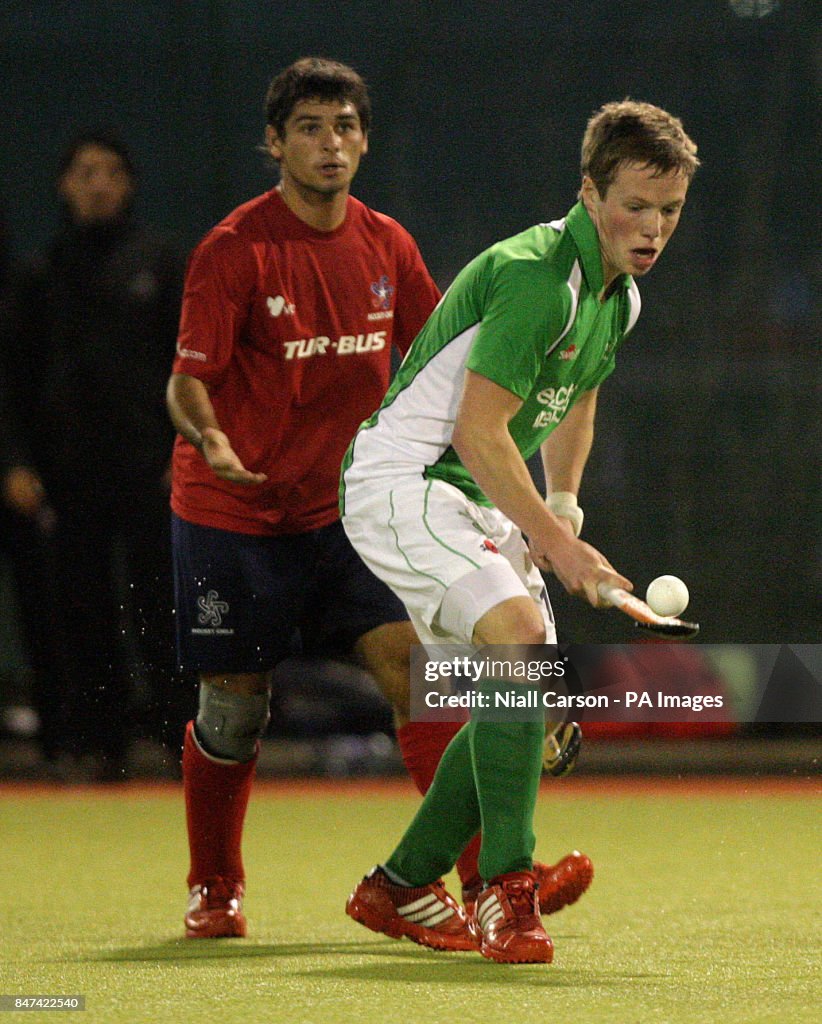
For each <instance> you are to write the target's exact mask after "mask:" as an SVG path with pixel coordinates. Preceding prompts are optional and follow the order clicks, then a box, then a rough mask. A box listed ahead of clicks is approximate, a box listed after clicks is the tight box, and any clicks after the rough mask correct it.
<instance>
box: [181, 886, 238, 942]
mask: <svg viewBox="0 0 822 1024" xmlns="http://www.w3.org/2000/svg"><path fill="white" fill-rule="evenodd" d="M244 895H245V886H244V885H243V883H242V882H232V881H231V880H230V879H228V878H208V879H206V881H205V882H203V884H202V885H195V886H194V887H193V888H192V890H191V892H190V893H189V894H188V909H187V910H186V916H185V918H184V921H185V926H186V938H187V939H234V938H240V939H241V938H243V937H244V936H245V933H246V930H247V925H246V920H245V916H244V914H243V896H244Z"/></svg>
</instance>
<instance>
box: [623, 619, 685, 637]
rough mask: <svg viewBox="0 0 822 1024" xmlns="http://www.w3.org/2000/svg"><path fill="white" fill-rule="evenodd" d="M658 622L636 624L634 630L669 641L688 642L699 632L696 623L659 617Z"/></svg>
mask: <svg viewBox="0 0 822 1024" xmlns="http://www.w3.org/2000/svg"><path fill="white" fill-rule="evenodd" d="M661 619H662V621H660V622H637V624H636V628H637V629H641V630H642V631H643V633H653V635H654V636H665V637H668V638H669V639H671V640H688V639H690V638H691V637H694V636H696V635H697V633H698V632H699V623H698V622H684V621H683V620H682V619H675V618H673V617H669V618H665V617H664V616H662V617H661Z"/></svg>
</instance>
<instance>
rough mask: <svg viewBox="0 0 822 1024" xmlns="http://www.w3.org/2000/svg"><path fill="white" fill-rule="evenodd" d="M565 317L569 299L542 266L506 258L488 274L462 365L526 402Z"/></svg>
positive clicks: (533, 262) (528, 261)
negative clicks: (474, 331)
mask: <svg viewBox="0 0 822 1024" xmlns="http://www.w3.org/2000/svg"><path fill="white" fill-rule="evenodd" d="M566 290H567V289H566ZM564 307H565V308H564ZM569 314H570V294H569V296H568V298H567V299H565V298H564V296H563V295H562V291H561V288H560V287H558V286H557V283H556V282H554V281H552V279H551V275H550V273H549V271H548V270H547V268H546V267H545V265H544V264H543V263H541V262H540V261H538V260H527V259H520V260H511V259H506V260H505V261H504V262H502V263H500V265H499V266H497V267H494V268H493V269H492V271H491V282H490V286H489V288H488V290H487V292H486V298H485V303H484V308H483V310H482V319H481V321H480V324H479V328H478V330H477V334H476V337H475V338H474V342H473V344H472V346H471V351H470V352H469V354H468V359H467V362H466V366H467V367H468V369H469V370H473V371H474V372H475V373H479V374H481V375H482V376H483V377H487V378H488V379H489V380H492V381H493V382H494V383H495V384H499V385H500V387H503V388H505V389H506V390H507V391H511V392H512V393H513V394H515V395H517V397H518V398H521V399H522V400H523V401H524V400H525V399H526V398H527V397H528V395H529V394H530V392H531V390H532V388H533V386H534V384H535V382H536V380H537V377H538V376H539V373H540V369H541V367H542V364H543V361H544V359H545V353H546V351H547V349H548V348H549V347H550V346H551V344H552V343H553V342H554V341H556V339H557V338H558V337H559V335H560V334H561V333H562V331H563V328H564V327H565V322H566V320H567V318H568V316H569Z"/></svg>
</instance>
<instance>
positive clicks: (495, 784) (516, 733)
mask: <svg viewBox="0 0 822 1024" xmlns="http://www.w3.org/2000/svg"><path fill="white" fill-rule="evenodd" d="M514 689H516V690H517V692H534V693H535V694H537V695H538V694H539V688H536V689H535V688H533V687H529V686H522V685H519V686H513V685H512V684H510V683H487V684H483V691H484V692H487V693H492V694H493V693H494V691H495V690H506V691H511V690H514ZM535 703H536V706H535V707H534V708H533V709H529V710H527V711H521V712H520V713H519V717H526V718H528V719H529V720H528V721H510V720H507V719H506V720H504V721H500V720H499V718H500V713H499V712H498V711H497V712H496V714H494V715H491V716H488V717H491V718H496V719H497V720H496V721H493V720H491V721H489V720H487V716H486V715H484V714H483V713H482V712H476V711H475V713H474V714H473V716H472V718H471V722H470V723H469V726H468V730H469V737H470V743H471V761H472V765H473V768H474V780H475V785H476V790H477V799H478V803H479V807H480V817H481V822H482V847H481V849H480V856H479V871H480V875H481V876H482V878H483V879H484V880H485V881H488V880H489V879H491V878H495V877H496V876H497V875H502V874H505V873H507V872H509V871H530V870H531V869H532V868H533V866H534V862H533V854H534V846H535V844H536V837H535V836H534V826H533V821H534V809H535V807H536V803H537V794H538V792H539V783H540V778H541V776H542V756H543V751H542V747H543V743H544V741H545V720H544V713H543V710H542V706H541V702H540V701H538V700H537V701H536V702H535ZM512 717H513V716H512Z"/></svg>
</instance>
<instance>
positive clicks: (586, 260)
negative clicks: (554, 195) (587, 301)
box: [565, 202, 632, 295]
mask: <svg viewBox="0 0 822 1024" xmlns="http://www.w3.org/2000/svg"><path fill="white" fill-rule="evenodd" d="M565 225H566V227H567V228H568V230H569V231H570V232H571V237H572V238H573V239H574V242H575V243H576V247H577V250H578V251H579V261H580V263H581V265H582V272H583V273H584V274H585V280H586V281H587V282H588V287H589V288H590V290H591V291H592V292H593V294H594V295H599V293H600V292H601V291H602V286H603V284H604V281H605V277H604V275H603V273H602V254H601V253H600V251H599V235H597V229H596V228H595V227H594V222H593V221H592V220H591V217H590V215H589V214H588V211H587V210H586V209H585V207H584V206H583V204H582V203H581V202H579V203H577V204H576V206H574V207H572V208H571V210H570V211H569V213H568V216H567V217H566V218H565ZM631 280H632V278H631V275H630V274H620V275H619V277H617V278H616V279H615V280H614V281H613V283H612V284H611V286H610V288H609V289H608V294H609V295H610V294H612V293H613V292H614V291H615V290H616V289H617V288H630V286H631Z"/></svg>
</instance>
